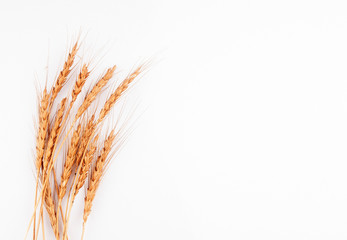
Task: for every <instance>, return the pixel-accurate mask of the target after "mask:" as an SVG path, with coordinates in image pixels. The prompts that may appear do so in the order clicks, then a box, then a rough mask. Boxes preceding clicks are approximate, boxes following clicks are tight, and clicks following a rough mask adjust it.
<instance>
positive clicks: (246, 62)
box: [0, 0, 347, 240]
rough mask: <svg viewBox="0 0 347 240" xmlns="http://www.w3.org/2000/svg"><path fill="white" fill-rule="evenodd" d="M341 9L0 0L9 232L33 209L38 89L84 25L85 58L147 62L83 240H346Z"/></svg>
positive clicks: (17, 234) (302, 1) (121, 68)
mask: <svg viewBox="0 0 347 240" xmlns="http://www.w3.org/2000/svg"><path fill="white" fill-rule="evenodd" d="M346 13H347V3H346V2H345V1H342V0H341V1H317V0H315V1H313V0H312V1H309V0H294V1H275V0H274V1H270V0H265V1H256V0H248V1H219V0H214V1H203V0H199V1H198V0H196V1H187V0H176V1H160V0H150V1H139V0H138V1H135V0H115V1H104V0H99V1H97V0H94V1H41V2H37V1H6V2H5V1H2V2H1V4H0V31H1V37H0V69H1V71H0V77H1V87H0V109H1V118H0V134H1V137H0V150H1V168H0V169H1V174H0V183H1V198H0V232H1V237H0V238H1V239H23V237H24V233H25V229H26V227H27V224H28V221H29V218H30V216H31V213H32V209H33V197H34V187H35V180H34V174H33V172H34V170H33V169H34V166H33V160H32V159H33V158H32V153H33V149H34V136H35V128H34V120H33V119H35V116H36V114H35V113H36V112H35V111H36V92H35V91H36V90H35V84H36V83H37V81H38V82H40V83H41V85H42V84H43V82H44V77H42V76H44V73H45V67H46V65H47V56H48V55H49V58H50V64H49V67H50V68H49V70H50V74H52V75H54V74H56V73H57V71H58V67H59V66H61V64H62V61H63V59H64V56H65V54H66V49H67V47H68V46H69V43H70V42H71V40H72V39H73V37H74V36H75V35H76V33H78V32H79V30H80V29H82V32H83V33H84V35H86V42H88V44H89V45H88V44H85V47H84V48H83V51H86V52H88V51H94V52H98V49H101V48H103V47H105V46H106V48H104V49H106V50H107V51H104V52H103V53H106V54H105V57H104V58H103V61H102V63H100V69H102V67H108V66H110V65H111V64H113V63H116V64H117V65H118V70H117V71H118V72H119V73H120V74H122V73H123V74H126V73H128V72H129V71H130V69H131V68H132V67H133V66H134V64H136V63H139V62H141V61H143V60H146V59H148V58H152V57H153V58H154V64H153V65H152V67H151V69H150V71H149V72H148V73H147V74H146V75H145V77H143V80H141V82H140V83H139V84H138V85H137V86H136V87H135V88H134V90H133V91H132V92H131V94H130V95H129V99H131V100H130V102H132V101H133V99H134V101H133V102H136V101H137V102H140V105H139V108H138V109H139V112H138V113H141V114H142V115H141V117H140V119H139V120H138V122H137V127H136V129H135V131H134V133H133V135H132V136H131V137H130V139H129V141H128V144H127V145H126V146H125V147H124V149H123V151H122V153H121V155H119V157H117V158H116V159H115V160H114V162H113V164H112V166H111V168H110V171H109V172H108V173H107V175H106V177H105V179H104V181H103V183H102V185H101V186H100V189H99V191H98V194H97V196H96V199H95V202H94V206H93V210H92V213H91V215H90V217H89V219H88V222H87V230H86V238H85V239H119V240H130V239H131V240H135V239H136V240H138V239H148V240H162V239H165V240H166V239H168V240H170V239H171V240H176V239H180V240H184V239H187V240H191V239H199V240H213V239H221V240H224V239H233V240H246V239H247V240H251V239H252V240H253V239H264V240H269V239H273V240H278V239H288V240H292V239H296V240H301V239H302V240H304V239H305V240H306V239H312V240H319V239H334V240H339V239H346V238H347V14H346ZM81 54H82V53H81ZM35 76H37V80H35ZM51 81H52V79H51ZM82 197H83V196H80V198H79V201H78V203H76V204H79V205H80V206H81V207H80V208H79V207H77V208H75V209H74V211H73V214H74V215H75V216H79V215H80V214H81V212H82V209H81V208H82V204H81V202H80V201H81V200H82ZM71 224H72V225H71V227H70V238H69V239H71V240H74V239H79V236H80V230H81V220H80V219H79V218H78V217H73V219H72V223H71ZM46 226H47V222H46ZM47 234H49V235H50V236H51V234H50V233H47ZM48 239H53V238H52V236H51V237H50V238H48Z"/></svg>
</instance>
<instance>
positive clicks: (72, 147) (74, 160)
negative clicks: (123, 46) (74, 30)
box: [25, 40, 146, 240]
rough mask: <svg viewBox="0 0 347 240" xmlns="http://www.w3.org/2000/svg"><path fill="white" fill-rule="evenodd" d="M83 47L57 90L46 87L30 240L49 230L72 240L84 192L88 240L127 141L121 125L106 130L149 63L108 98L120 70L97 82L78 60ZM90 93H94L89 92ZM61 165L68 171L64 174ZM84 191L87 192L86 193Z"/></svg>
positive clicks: (110, 71)
mask: <svg viewBox="0 0 347 240" xmlns="http://www.w3.org/2000/svg"><path fill="white" fill-rule="evenodd" d="M80 46H81V45H80V41H79V40H77V41H76V42H75V43H74V44H73V45H72V47H71V49H70V50H69V54H68V55H67V59H66V61H65V63H64V65H63V67H62V69H61V70H60V71H59V74H58V76H57V77H56V79H55V80H54V83H53V85H52V86H51V87H48V86H47V82H46V85H45V86H44V87H43V90H42V91H41V92H40V93H39V101H38V122H37V133H36V134H37V135H36V151H35V153H36V154H35V161H34V163H35V168H36V190H35V201H34V202H35V205H34V211H33V215H32V217H31V220H30V223H29V226H28V228H27V231H26V236H25V239H26V238H27V237H28V233H29V232H30V230H32V237H33V240H36V239H38V237H39V235H40V234H41V233H40V232H42V238H43V239H45V230H46V231H47V230H49V229H51V230H52V232H53V233H54V236H55V238H56V239H62V240H66V239H68V224H69V218H70V213H71V208H72V206H73V204H74V200H75V198H76V196H77V194H78V193H79V192H84V193H85V196H84V211H83V215H82V216H81V221H82V226H83V227H82V229H83V230H82V233H81V239H83V236H84V231H85V226H86V222H87V219H88V216H89V215H90V213H91V209H92V203H93V200H94V198H95V194H96V192H97V189H98V187H99V185H100V182H101V180H102V178H103V176H104V174H105V171H106V169H107V167H108V165H109V163H110V161H111V160H112V157H113V156H114V154H115V153H116V152H117V151H118V150H119V148H120V146H121V144H122V143H124V140H125V137H126V136H127V134H125V131H124V128H117V124H114V125H112V126H108V127H109V128H110V129H111V130H110V131H109V132H108V133H107V134H103V133H102V130H101V129H102V125H103V122H104V120H105V118H106V117H107V116H108V115H109V113H110V112H111V111H112V108H113V107H114V106H115V104H116V103H117V101H118V100H119V98H120V97H121V96H122V95H124V93H125V92H126V91H127V89H128V88H129V87H130V86H131V85H132V84H134V82H135V80H136V79H138V77H139V76H140V75H141V74H142V73H143V71H144V69H145V67H146V66H145V64H142V65H140V66H138V67H137V68H135V70H134V71H132V72H131V73H130V74H129V75H128V76H127V77H125V79H124V80H123V81H121V82H120V83H119V84H118V86H117V87H115V89H114V91H111V92H108V93H107V91H104V90H107V89H110V88H108V86H109V85H110V84H112V83H111V82H112V79H113V77H114V75H115V70H116V66H112V67H110V68H108V69H106V71H105V72H104V74H103V75H102V76H100V77H99V78H97V79H91V72H92V70H93V69H92V68H91V67H90V62H83V61H82V60H81V59H79V58H78V53H79V50H80ZM73 72H76V74H75V77H73V76H74V75H73V74H72V73H73ZM69 82H70V83H71V82H72V85H71V87H72V90H71V92H70V93H68V94H66V93H64V92H63V91H62V90H63V89H64V86H65V85H68V83H69ZM87 86H88V87H87ZM65 88H67V87H65ZM84 88H85V89H88V88H89V90H88V91H83V89H84ZM105 94H106V96H108V98H107V99H106V101H105V102H104V103H103V104H102V105H101V106H100V110H98V108H97V106H95V105H98V103H99V102H101V103H102V99H103V98H102V95H105ZM59 95H62V96H59ZM64 95H65V96H64ZM82 95H84V96H82ZM78 100H80V101H78ZM64 149H65V151H63V150H64ZM57 166H62V167H61V171H60V172H58V171H57ZM82 187H85V189H86V190H85V191H80V189H81V188H82ZM44 217H46V218H47V219H49V222H50V227H49V229H47V226H46V228H45V226H44V219H43V218H44ZM40 230H41V231H40ZM49 231H50V230H49Z"/></svg>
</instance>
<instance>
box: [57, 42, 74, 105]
mask: <svg viewBox="0 0 347 240" xmlns="http://www.w3.org/2000/svg"><path fill="white" fill-rule="evenodd" d="M78 48H79V43H78V42H76V43H75V44H74V46H73V47H72V49H71V51H70V52H69V55H68V57H67V60H66V61H65V63H64V66H63V69H62V70H61V71H60V73H59V76H58V78H57V80H56V82H55V84H54V85H53V87H52V90H51V91H52V99H51V104H52V103H53V101H54V100H55V98H56V97H57V95H58V93H59V92H60V90H61V89H62V88H63V86H64V84H65V83H66V81H67V79H68V75H69V74H70V72H71V68H72V65H73V63H74V61H75V57H76V54H77V51H78Z"/></svg>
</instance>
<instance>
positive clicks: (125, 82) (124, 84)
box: [98, 66, 142, 123]
mask: <svg viewBox="0 0 347 240" xmlns="http://www.w3.org/2000/svg"><path fill="white" fill-rule="evenodd" d="M141 72H142V66H139V67H138V68H137V69H136V70H135V71H134V72H132V73H131V74H130V75H129V76H128V77H127V78H125V79H124V80H123V81H122V82H121V84H120V85H119V86H118V87H117V88H116V90H115V91H114V92H113V93H112V94H111V95H110V97H109V98H108V99H107V100H106V102H105V104H104V106H103V108H102V109H101V111H100V114H99V119H98V123H100V122H101V121H102V120H104V118H105V117H106V115H107V114H108V113H109V112H110V111H111V109H112V107H113V106H114V104H115V103H116V102H117V100H118V99H119V98H120V97H121V96H122V94H123V93H124V92H125V91H126V90H127V89H128V87H129V84H131V83H132V82H133V81H134V80H135V78H136V77H137V76H139V75H140V74H141Z"/></svg>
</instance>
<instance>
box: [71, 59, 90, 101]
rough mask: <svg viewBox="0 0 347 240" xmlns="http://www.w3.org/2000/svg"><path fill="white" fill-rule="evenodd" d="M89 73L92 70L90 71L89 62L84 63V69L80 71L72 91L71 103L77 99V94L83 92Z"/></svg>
mask: <svg viewBox="0 0 347 240" xmlns="http://www.w3.org/2000/svg"><path fill="white" fill-rule="evenodd" d="M89 74H90V72H89V71H88V66H87V64H83V66H82V69H81V71H80V73H79V74H78V77H77V80H76V82H75V86H74V88H73V90H72V93H71V98H72V100H71V103H73V102H75V101H76V99H77V96H78V95H79V94H80V93H81V91H82V88H83V86H84V84H85V83H86V81H87V78H88V76H89Z"/></svg>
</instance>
